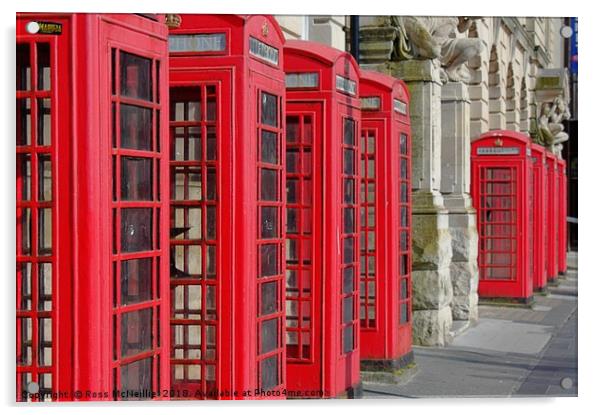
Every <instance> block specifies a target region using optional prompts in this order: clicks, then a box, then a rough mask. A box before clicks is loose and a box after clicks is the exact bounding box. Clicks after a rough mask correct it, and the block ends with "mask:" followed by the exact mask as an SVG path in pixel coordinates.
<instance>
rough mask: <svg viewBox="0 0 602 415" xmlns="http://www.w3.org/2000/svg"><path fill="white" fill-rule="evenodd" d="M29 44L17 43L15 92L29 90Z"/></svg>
mask: <svg viewBox="0 0 602 415" xmlns="http://www.w3.org/2000/svg"><path fill="white" fill-rule="evenodd" d="M29 53H30V49H29V43H17V91H29V90H30V89H31V57H30V54H29Z"/></svg>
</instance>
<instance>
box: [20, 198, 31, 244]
mask: <svg viewBox="0 0 602 415" xmlns="http://www.w3.org/2000/svg"><path fill="white" fill-rule="evenodd" d="M30 253H31V209H29V208H24V209H21V254H22V255H29V254H30Z"/></svg>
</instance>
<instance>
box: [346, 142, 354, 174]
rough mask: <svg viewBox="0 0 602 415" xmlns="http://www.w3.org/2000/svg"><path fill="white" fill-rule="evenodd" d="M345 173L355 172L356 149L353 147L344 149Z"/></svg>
mask: <svg viewBox="0 0 602 415" xmlns="http://www.w3.org/2000/svg"><path fill="white" fill-rule="evenodd" d="M343 173H345V174H349V175H352V174H354V173H355V151H354V150H351V149H348V148H346V149H344V150H343Z"/></svg>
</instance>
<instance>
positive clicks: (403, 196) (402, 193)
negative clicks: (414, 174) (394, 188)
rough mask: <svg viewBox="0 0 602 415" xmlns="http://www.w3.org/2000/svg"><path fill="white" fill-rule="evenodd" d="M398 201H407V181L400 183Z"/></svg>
mask: <svg viewBox="0 0 602 415" xmlns="http://www.w3.org/2000/svg"><path fill="white" fill-rule="evenodd" d="M399 201H400V202H401V203H407V201H408V185H407V183H401V185H400V186H399Z"/></svg>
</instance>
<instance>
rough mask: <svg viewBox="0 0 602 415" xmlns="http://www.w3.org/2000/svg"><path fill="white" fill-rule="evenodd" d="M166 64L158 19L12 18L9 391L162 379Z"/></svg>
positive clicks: (159, 386) (149, 384)
mask: <svg viewBox="0 0 602 415" xmlns="http://www.w3.org/2000/svg"><path fill="white" fill-rule="evenodd" d="M84 62H85V64H83V63H84ZM166 68H167V28H166V27H165V25H164V24H163V22H158V21H157V19H156V18H155V17H153V16H140V15H133V14H132V15H125V14H58V13H57V14H18V15H17V247H18V248H17V399H18V400H39V399H56V400H73V399H75V400H112V399H117V400H126V399H162V398H163V396H161V395H158V394H157V393H158V392H159V391H160V390H164V389H166V388H168V387H169V382H168V381H169V376H168V372H167V370H168V369H169V367H168V364H169V360H168V359H169V349H168V347H169V345H168V344H167V342H161V341H160V340H159V339H160V338H161V337H162V336H163V333H166V332H167V330H168V325H167V322H168V300H169V299H168V296H167V295H168V259H169V258H168V255H167V252H166V251H165V250H161V247H162V246H165V245H166V244H167V243H168V241H169V239H168V236H167V231H166V230H167V229H168V227H167V221H168V219H169V216H168V215H169V213H168V209H169V204H168V199H167V194H168V190H169V189H168V186H169V182H168V180H167V179H168V177H169V176H168V159H167V154H166V149H167V148H168V147H167V144H168V141H167V139H168V136H167V129H166V127H167V113H166V111H164V109H166V104H167V89H166V88H165V87H164V85H165V84H162V83H160V79H165V77H166V75H167V71H166ZM29 382H36V383H38V384H39V386H40V392H41V393H42V395H37V396H36V395H33V396H31V395H27V394H22V392H23V391H26V390H32V389H31V388H29V387H28V383H29ZM73 391H82V394H81V395H80V396H76V395H74V394H73V393H72V392H73ZM49 392H54V393H56V395H54V396H52V397H51V396H49V395H48V393H49Z"/></svg>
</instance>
